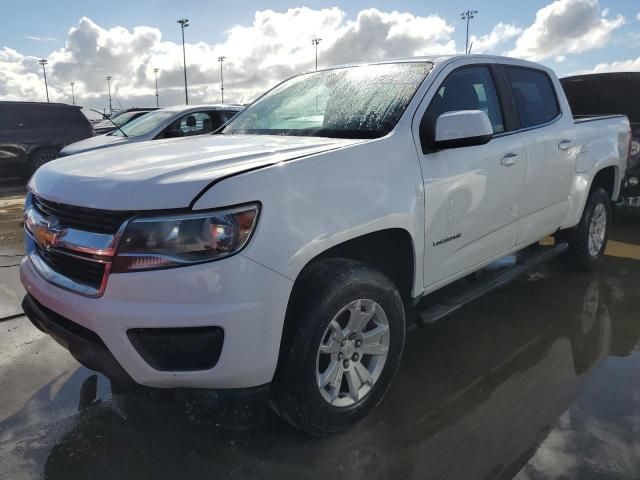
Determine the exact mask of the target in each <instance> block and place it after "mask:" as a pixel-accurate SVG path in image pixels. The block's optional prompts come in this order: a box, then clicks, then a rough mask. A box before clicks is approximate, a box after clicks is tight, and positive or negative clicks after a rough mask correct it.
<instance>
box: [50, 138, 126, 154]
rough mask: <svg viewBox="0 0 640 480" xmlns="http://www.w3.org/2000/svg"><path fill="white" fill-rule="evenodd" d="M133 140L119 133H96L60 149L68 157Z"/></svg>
mask: <svg viewBox="0 0 640 480" xmlns="http://www.w3.org/2000/svg"><path fill="white" fill-rule="evenodd" d="M130 141H131V140H130V139H128V138H125V137H120V136H118V135H96V136H95V137H90V138H86V139H84V140H80V141H79V142H76V143H72V144H71V145H67V146H66V147H64V148H63V149H62V150H60V156H61V157H66V156H68V155H75V154H76V153H83V152H89V151H91V150H97V149H99V148H105V147H114V146H116V145H122V144H125V143H129V142H130Z"/></svg>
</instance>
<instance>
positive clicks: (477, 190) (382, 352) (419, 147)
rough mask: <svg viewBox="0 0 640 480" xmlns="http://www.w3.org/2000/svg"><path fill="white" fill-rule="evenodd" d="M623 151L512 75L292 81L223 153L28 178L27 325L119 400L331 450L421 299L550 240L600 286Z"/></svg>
mask: <svg viewBox="0 0 640 480" xmlns="http://www.w3.org/2000/svg"><path fill="white" fill-rule="evenodd" d="M629 145H630V130H629V123H628V121H627V119H626V118H625V117H623V116H612V117H600V118H592V119H587V120H581V121H574V119H573V117H572V115H571V111H570V108H569V106H568V104H567V100H566V98H565V95H564V93H563V90H562V87H561V86H560V83H559V82H558V80H557V78H556V77H555V75H554V73H553V72H552V71H551V70H549V69H548V68H545V67H542V66H540V65H537V64H533V63H528V62H524V61H520V60H514V59H510V58H500V57H491V56H480V55H472V56H453V57H440V58H411V59H404V60H396V61H388V62H380V63H369V64H362V65H351V66H345V67H337V68H331V69H326V70H322V71H317V72H312V73H307V74H303V75H299V76H296V77H294V78H292V79H289V80H287V81H285V82H283V83H281V84H280V85H278V86H276V87H275V88H273V89H272V90H270V91H269V92H268V93H266V94H265V95H263V96H262V97H261V98H259V99H258V100H257V101H255V102H254V103H253V104H252V105H250V106H249V107H247V108H246V109H245V110H244V111H243V112H241V113H239V114H238V115H237V116H236V117H235V118H234V119H233V120H232V121H230V122H229V123H228V124H227V125H226V126H225V127H224V128H223V129H222V130H221V131H218V132H217V133H216V134H213V135H208V136H203V137H199V138H190V139H167V140H158V141H155V142H153V143H140V144H135V145H130V146H122V147H115V148H111V149H105V150H99V151H95V152H89V153H86V154H79V155H74V156H71V157H68V158H63V159H59V160H56V161H53V162H51V163H49V164H47V165H45V166H44V167H42V168H41V169H39V170H38V171H37V172H36V174H35V175H34V176H33V178H32V179H31V181H30V184H29V191H30V193H29V195H28V198H27V202H26V207H25V208H26V209H25V229H26V235H25V238H26V241H27V255H26V257H25V259H24V260H23V262H22V266H21V276H22V282H23V284H24V286H25V288H26V290H27V292H28V293H27V296H26V297H25V300H24V303H23V305H24V309H25V312H26V313H27V314H28V315H29V317H30V318H31V320H32V321H33V323H34V324H35V325H36V326H37V327H39V328H41V329H42V330H43V331H45V332H48V333H49V334H51V335H52V336H53V337H55V338H56V339H57V340H58V341H60V343H62V344H63V345H64V346H66V347H67V348H69V350H70V351H71V352H72V353H73V354H74V355H75V356H76V358H78V360H79V361H80V362H81V363H83V364H85V365H87V366H88V367H89V368H93V369H95V370H99V371H102V372H104V373H105V374H106V375H107V376H108V377H109V378H111V379H112V383H113V384H114V386H115V387H117V388H120V389H124V388H126V387H128V386H130V385H143V386H148V387H159V388H178V387H183V388H197V389H214V390H215V391H217V392H224V391H228V392H236V391H242V392H250V393H256V394H258V393H263V394H264V393H265V392H268V394H269V397H270V399H271V402H272V404H273V405H274V406H275V408H276V410H277V411H278V412H279V414H280V415H281V416H282V417H283V418H285V419H286V420H288V421H289V422H291V423H292V424H293V425H295V426H297V427H299V428H301V429H303V430H305V431H307V432H310V433H312V434H316V435H319V434H325V433H330V432H337V431H341V430H344V429H346V428H348V427H349V426H351V425H353V424H355V423H356V422H358V421H359V420H361V419H362V418H363V417H365V416H366V415H367V414H368V413H369V412H370V411H371V410H372V409H373V408H374V407H375V406H376V404H378V403H379V402H380V401H381V399H382V397H383V395H384V394H385V392H386V390H387V389H388V387H389V385H390V382H391V379H392V377H393V376H394V372H395V371H396V369H397V367H398V364H399V362H400V358H401V356H402V351H403V346H404V340H405V330H406V327H407V325H408V324H409V323H410V322H413V321H414V319H415V318H416V314H415V311H416V308H415V307H416V305H418V304H420V305H422V304H423V303H424V299H425V298H426V299H428V298H430V297H432V295H436V294H437V293H438V292H436V291H438V290H439V291H442V287H445V286H449V287H448V288H451V284H452V283H453V282H455V281H457V280H458V279H461V278H463V277H469V276H470V274H472V273H474V272H477V271H479V270H481V269H483V268H484V267H486V266H489V265H490V264H492V263H494V262H495V261H496V260H498V259H501V258H502V257H505V256H508V255H512V254H514V252H516V251H520V250H523V249H525V248H526V247H529V246H531V245H534V244H537V243H538V241H539V240H540V239H541V238H543V237H545V236H548V235H551V234H556V238H557V239H560V240H561V242H562V243H561V242H560V241H559V242H558V246H560V245H563V246H564V247H565V248H566V250H567V252H566V255H567V256H568V257H569V258H570V259H572V260H573V262H574V263H575V264H577V265H579V266H582V267H591V266H593V264H594V262H595V261H596V260H597V259H598V258H599V257H600V256H601V255H602V254H603V251H604V248H605V246H606V242H607V232H608V228H609V225H610V220H611V209H610V203H611V201H612V200H616V198H617V197H618V193H619V190H620V185H621V180H622V179H623V177H624V169H625V165H626V163H627V156H628V152H629ZM567 245H568V246H567ZM532 248H533V247H532ZM541 248H542V247H541ZM554 248H556V247H554ZM527 250H531V249H527ZM484 271H486V269H485V270H484ZM502 280H503V279H502ZM502 280H501V279H498V281H495V279H494V280H493V284H501V283H503V282H502ZM481 290H482V289H481ZM434 292H436V293H434ZM466 298H467V299H469V298H475V297H474V295H471V296H467V297H466ZM459 300H460V301H459V302H453V304H454V306H453V307H452V306H451V305H452V303H451V302H449V303H446V302H445V303H442V304H438V303H437V302H436V304H435V306H434V308H435V310H433V309H432V310H430V312H431V313H430V314H428V315H427V317H428V318H431V319H433V318H439V317H442V316H444V313H447V312H449V311H452V310H453V309H455V308H454V307H455V306H456V305H459V304H461V303H464V302H463V299H459ZM427 303H428V302H427ZM478 328H482V326H481V325H478Z"/></svg>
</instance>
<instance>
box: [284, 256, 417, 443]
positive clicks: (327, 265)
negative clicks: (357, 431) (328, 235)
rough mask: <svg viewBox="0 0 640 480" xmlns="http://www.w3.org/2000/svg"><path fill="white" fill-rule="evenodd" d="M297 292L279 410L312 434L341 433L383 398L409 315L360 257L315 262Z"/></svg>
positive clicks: (387, 283)
mask: <svg viewBox="0 0 640 480" xmlns="http://www.w3.org/2000/svg"><path fill="white" fill-rule="evenodd" d="M304 275H305V276H304V278H303V279H302V280H301V281H303V282H304V285H303V287H302V288H301V290H300V291H299V292H297V296H296V297H295V298H294V299H293V302H294V304H293V305H292V309H293V311H292V312H291V313H292V314H293V315H290V316H289V319H288V321H289V320H292V321H295V322H296V325H295V326H294V327H293V328H291V329H290V331H289V333H288V335H286V337H285V340H284V342H283V346H282V348H283V352H282V354H281V359H280V364H279V367H278V372H277V374H276V378H275V381H274V387H275V388H274V394H275V404H276V405H275V407H276V411H277V412H278V413H279V414H280V415H281V416H282V417H283V418H285V419H286V420H287V421H289V422H290V423H291V424H293V425H294V426H295V427H297V428H299V429H301V430H304V431H306V432H308V433H310V434H312V435H316V436H319V435H324V434H329V433H335V432H341V431H344V430H346V429H348V428H349V427H351V426H353V425H354V424H355V423H357V422H358V421H360V420H362V419H363V418H364V417H365V416H366V415H368V414H369V413H370V412H371V411H372V410H373V409H374V408H375V407H376V405H378V403H380V401H381V400H382V397H383V396H384V394H385V392H386V391H387V389H388V387H389V385H390V383H391V379H392V378H393V376H394V374H395V371H396V370H397V367H398V365H399V363H400V357H401V355H402V350H403V347H404V337H405V316H404V308H403V303H402V299H401V297H400V294H399V293H398V290H397V289H396V287H395V286H394V284H393V283H392V282H391V281H390V280H389V279H388V278H387V277H386V276H384V275H383V274H381V273H380V272H378V271H376V270H374V269H371V268H369V267H367V266H366V265H364V264H361V263H359V262H354V261H351V260H346V259H333V260H326V261H323V262H320V263H319V264H318V265H315V266H312V267H310V269H309V271H308V272H307V273H305V274H304Z"/></svg>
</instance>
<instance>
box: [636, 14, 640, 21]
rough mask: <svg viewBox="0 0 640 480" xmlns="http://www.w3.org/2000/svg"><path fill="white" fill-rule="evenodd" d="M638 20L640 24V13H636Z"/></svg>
mask: <svg viewBox="0 0 640 480" xmlns="http://www.w3.org/2000/svg"><path fill="white" fill-rule="evenodd" d="M636 20H638V21H639V22H640V12H638V13H636Z"/></svg>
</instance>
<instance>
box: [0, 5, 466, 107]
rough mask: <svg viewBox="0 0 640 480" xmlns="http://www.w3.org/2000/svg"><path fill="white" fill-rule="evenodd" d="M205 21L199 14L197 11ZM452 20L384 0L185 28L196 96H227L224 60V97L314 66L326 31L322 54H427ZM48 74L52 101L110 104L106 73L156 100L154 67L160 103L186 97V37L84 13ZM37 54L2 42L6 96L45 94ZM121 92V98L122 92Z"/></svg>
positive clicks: (143, 100)
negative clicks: (219, 27) (203, 34)
mask: <svg viewBox="0 0 640 480" xmlns="http://www.w3.org/2000/svg"><path fill="white" fill-rule="evenodd" d="M196 21H197V20H196ZM453 32H454V27H453V26H452V25H450V24H449V23H447V21H446V20H444V19H443V18H442V17H439V16H437V15H429V16H424V17H421V16H416V15H412V14H410V13H402V12H396V11H393V12H383V11H380V10H377V9H367V10H363V11H360V12H359V13H358V14H357V16H356V17H355V18H352V19H349V18H348V17H347V15H346V14H345V13H344V12H343V11H342V10H340V9H339V8H337V7H334V8H326V9H320V10H313V9H310V8H305V7H303V8H293V9H289V10H287V11H284V12H275V11H272V10H264V11H259V12H256V14H255V17H254V19H253V22H252V23H251V24H249V25H236V26H233V27H231V28H230V29H229V30H228V31H227V32H226V38H225V40H224V41H223V42H221V43H219V44H215V45H212V44H207V43H204V42H198V43H189V30H187V31H186V36H187V45H186V54H187V67H188V70H187V73H188V81H189V101H190V103H193V104H195V103H205V102H218V101H219V100H220V85H219V75H220V74H219V71H220V70H219V64H218V62H217V61H216V59H217V57H218V56H220V55H224V56H226V57H227V59H226V60H225V63H224V69H225V72H224V76H225V100H227V101H236V102H237V101H243V102H247V101H249V100H251V99H253V98H255V96H257V95H258V94H260V93H261V92H263V91H264V90H265V89H267V88H269V87H270V86H273V85H274V84H275V83H277V82H279V81H281V80H283V79H284V78H287V77H289V76H292V75H295V74H297V73H300V72H302V71H307V70H311V69H313V68H314V58H315V57H314V47H313V46H312V45H311V39H312V38H313V37H315V36H318V37H320V38H322V39H323V41H322V42H321V43H320V47H319V64H320V66H323V65H335V64H340V63H349V62H355V61H362V60H375V59H382V58H389V57H399V56H412V55H422V54H446V53H454V52H455V50H456V46H455V42H454V40H453V39H452V35H453ZM48 60H49V65H48V66H47V77H48V80H49V95H50V97H51V99H52V101H67V102H68V101H69V100H70V87H69V83H70V82H75V93H76V101H78V102H79V103H82V104H85V105H88V106H90V107H92V108H99V109H102V108H103V107H105V106H106V105H107V104H108V100H107V95H106V91H107V82H106V80H105V77H106V76H107V75H110V76H112V77H113V80H112V82H111V85H112V92H113V93H114V97H115V98H114V105H115V106H119V104H118V101H117V100H119V101H120V102H122V105H123V106H133V105H154V104H155V97H154V74H153V69H154V68H159V69H160V72H159V75H158V83H159V87H160V89H161V90H160V102H161V106H162V105H165V106H166V105H173V104H178V103H181V102H182V101H183V98H184V90H183V88H184V87H183V71H182V66H181V64H182V45H181V44H176V43H174V42H168V41H164V40H163V39H162V34H161V32H160V30H159V29H157V28H153V27H148V26H138V27H135V28H133V29H126V28H123V27H114V28H110V29H105V28H103V27H101V26H100V25H98V24H96V23H95V22H93V21H92V20H91V19H89V18H86V17H82V18H81V19H80V21H79V22H78V24H77V25H76V26H75V27H73V28H71V29H70V30H69V33H68V36H67V38H66V42H65V46H64V47H63V48H60V49H58V50H56V51H54V52H52V53H51V54H49V55H48ZM41 75H42V72H41V68H40V66H39V65H38V64H37V59H36V58H33V57H27V56H25V55H22V54H21V53H19V52H16V51H15V50H11V49H8V48H4V49H3V50H0V99H28V100H42V99H43V98H44V85H43V81H42V78H41ZM116 99H117V100H116Z"/></svg>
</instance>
